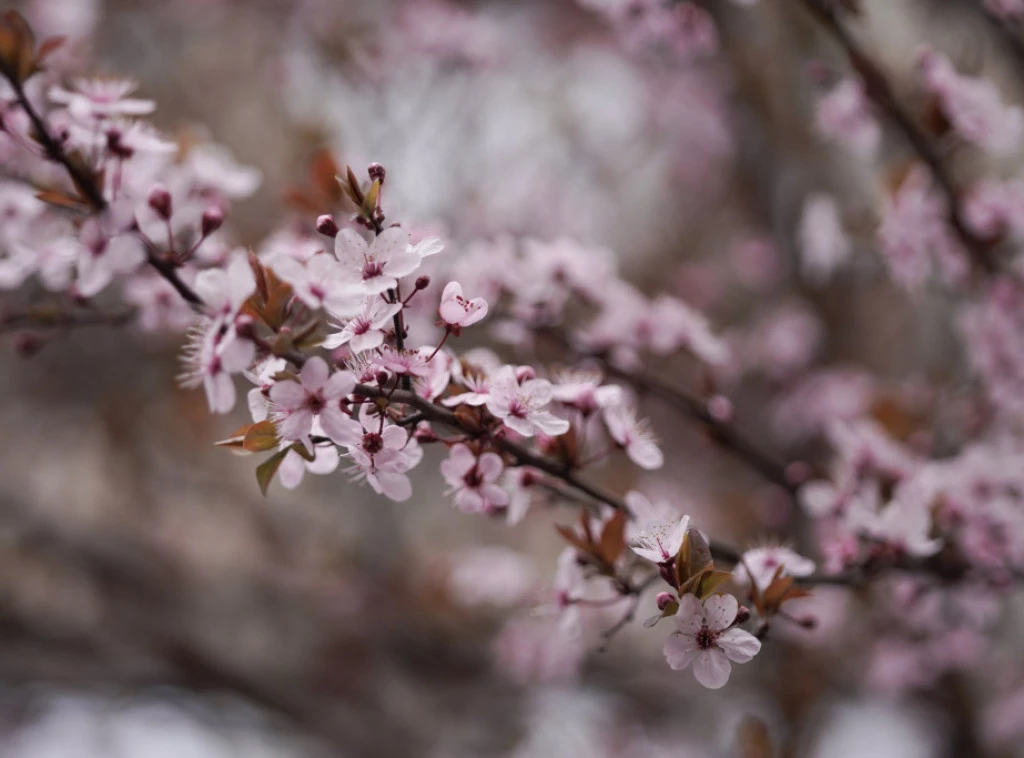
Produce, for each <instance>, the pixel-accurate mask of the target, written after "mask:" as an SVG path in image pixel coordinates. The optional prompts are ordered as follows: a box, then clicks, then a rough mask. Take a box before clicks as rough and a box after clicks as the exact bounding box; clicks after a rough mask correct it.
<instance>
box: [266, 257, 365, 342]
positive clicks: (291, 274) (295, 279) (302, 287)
mask: <svg viewBox="0 0 1024 758" xmlns="http://www.w3.org/2000/svg"><path fill="white" fill-rule="evenodd" d="M271 265H272V267H273V270H274V273H276V274H277V275H278V276H280V277H281V279H283V280H284V281H286V282H288V284H290V285H291V286H292V289H294V290H295V294H296V296H298V297H299V299H301V300H302V301H303V302H304V303H306V305H308V306H309V307H310V308H326V309H327V310H328V311H329V312H330V313H331V314H332V315H333V316H335V317H347V316H351V315H353V314H355V313H357V312H358V311H359V309H360V308H361V307H363V305H364V302H365V301H366V291H365V290H364V289H363V288H362V287H361V286H359V285H358V284H353V283H351V282H347V281H344V280H343V279H342V269H341V266H340V265H339V264H338V262H337V260H335V259H334V257H333V256H330V255H326V254H320V255H314V256H313V257H311V258H310V259H309V260H307V261H306V262H305V263H300V262H299V261H298V260H296V259H295V258H291V257H284V256H282V257H278V258H276V259H274V261H273V262H272V264H271ZM378 344H379V343H378Z"/></svg>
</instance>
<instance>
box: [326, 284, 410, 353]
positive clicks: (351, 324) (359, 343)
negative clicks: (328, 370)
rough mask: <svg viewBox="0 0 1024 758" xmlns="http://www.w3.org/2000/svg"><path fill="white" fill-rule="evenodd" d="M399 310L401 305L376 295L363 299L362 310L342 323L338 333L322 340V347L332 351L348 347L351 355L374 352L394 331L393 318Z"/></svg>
mask: <svg viewBox="0 0 1024 758" xmlns="http://www.w3.org/2000/svg"><path fill="white" fill-rule="evenodd" d="M400 310H402V304H401V303H389V302H388V301H387V300H385V299H383V298H381V297H378V296H376V295H371V296H370V297H368V298H364V299H363V304H362V308H361V309H360V310H359V311H358V312H357V313H356V314H355V315H354V316H352V318H350V319H349V320H348V321H345V322H344V325H343V326H342V328H341V331H340V332H335V333H334V334H331V335H329V336H328V337H327V339H325V340H324V343H323V344H324V347H326V348H328V349H330V350H333V349H335V348H337V347H341V346H342V345H348V346H349V349H350V350H351V351H352V352H353V353H361V352H363V351H364V350H375V349H376V348H378V347H380V346H381V345H383V344H384V337H385V335H386V334H387V332H388V331H389V330H393V329H394V317H395V315H396V314H397V313H398V312H399V311H400Z"/></svg>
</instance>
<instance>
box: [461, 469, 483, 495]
mask: <svg viewBox="0 0 1024 758" xmlns="http://www.w3.org/2000/svg"><path fill="white" fill-rule="evenodd" d="M462 481H464V482H465V483H466V486H467V487H469V488H470V489H471V490H473V489H476V488H477V487H479V486H480V485H481V484H483V483H484V478H483V477H482V476H481V475H480V471H479V470H478V469H477V467H476V466H473V468H471V469H470V470H469V471H467V472H466V475H465V476H464V477H462Z"/></svg>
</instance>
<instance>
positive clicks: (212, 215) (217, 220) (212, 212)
mask: <svg viewBox="0 0 1024 758" xmlns="http://www.w3.org/2000/svg"><path fill="white" fill-rule="evenodd" d="M223 223H224V211H222V210H221V209H220V208H218V207H217V206H215V205H213V206H210V207H209V208H207V209H206V210H205V211H203V223H202V234H203V236H204V237H209V236H210V235H211V234H213V233H214V232H215V231H217V230H218V229H220V227H221V224H223Z"/></svg>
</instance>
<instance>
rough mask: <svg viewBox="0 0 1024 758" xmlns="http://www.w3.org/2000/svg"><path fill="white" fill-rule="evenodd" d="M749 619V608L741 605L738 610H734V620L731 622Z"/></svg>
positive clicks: (737, 622) (741, 622) (738, 622)
mask: <svg viewBox="0 0 1024 758" xmlns="http://www.w3.org/2000/svg"><path fill="white" fill-rule="evenodd" d="M749 620H750V609H749V608H747V606H745V605H741V606H740V607H739V610H738V611H736V620H735V621H733V624H743V623H746V622H747V621H749Z"/></svg>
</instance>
